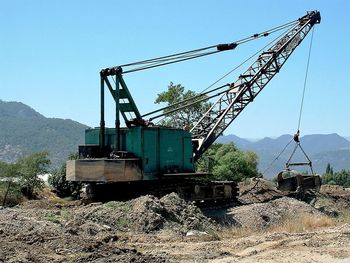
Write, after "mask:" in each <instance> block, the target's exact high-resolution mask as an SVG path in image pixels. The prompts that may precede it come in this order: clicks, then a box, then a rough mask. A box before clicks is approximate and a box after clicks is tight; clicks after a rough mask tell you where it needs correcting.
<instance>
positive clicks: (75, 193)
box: [48, 154, 82, 199]
mask: <svg viewBox="0 0 350 263" xmlns="http://www.w3.org/2000/svg"><path fill="white" fill-rule="evenodd" d="M76 159H78V154H71V155H70V156H69V157H68V160H76ZM48 181H49V184H50V185H51V186H52V187H53V188H54V189H55V191H56V193H57V195H58V196H59V197H72V198H74V199H78V198H79V197H80V192H81V188H82V183H80V182H69V181H67V180H66V163H65V162H64V163H62V164H61V166H60V167H59V168H57V169H55V170H54V171H53V173H52V175H50V176H49V179H48Z"/></svg>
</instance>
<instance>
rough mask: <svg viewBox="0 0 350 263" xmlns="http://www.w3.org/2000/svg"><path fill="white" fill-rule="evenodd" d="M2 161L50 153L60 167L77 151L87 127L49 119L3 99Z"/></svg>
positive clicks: (0, 122) (0, 106) (0, 109)
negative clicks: (41, 152) (31, 154)
mask: <svg viewBox="0 0 350 263" xmlns="http://www.w3.org/2000/svg"><path fill="white" fill-rule="evenodd" d="M0 127H1V129H0V160H1V161H6V162H13V161H15V160H16V159H18V158H19V157H21V156H23V155H26V154H30V153H32V152H37V151H48V152H49V154H50V156H49V157H50V159H51V161H52V166H53V167H57V166H58V165H59V164H60V163H62V162H63V161H64V160H65V159H66V158H67V156H68V155H69V154H70V153H72V152H76V151H77V145H79V144H82V143H83V141H84V130H85V129H86V128H87V126H85V125H83V124H80V123H78V122H75V121H72V120H63V119H57V118H46V117H44V116H43V115H41V114H40V113H38V112H36V111H35V110H33V109H32V108H30V107H29V106H27V105H25V104H23V103H20V102H5V101H1V100H0Z"/></svg>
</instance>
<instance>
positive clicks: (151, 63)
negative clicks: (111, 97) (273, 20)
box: [107, 20, 298, 74]
mask: <svg viewBox="0 0 350 263" xmlns="http://www.w3.org/2000/svg"><path fill="white" fill-rule="evenodd" d="M296 23H298V20H294V21H292V22H288V23H285V24H283V25H280V26H277V27H274V28H272V29H269V30H267V31H264V32H261V33H256V34H254V35H252V36H249V37H245V38H242V39H239V40H237V41H235V42H232V43H229V44H218V45H212V46H208V47H204V48H199V49H194V50H190V51H185V52H181V53H175V54H171V55H167V56H161V57H157V58H153V59H146V60H142V61H137V62H133V63H128V64H123V65H119V66H117V67H112V68H107V69H118V68H123V67H130V66H139V65H145V64H146V66H141V67H137V68H133V69H130V70H125V71H123V72H122V73H124V74H125V73H130V72H135V71H140V70H144V69H150V68H154V67H159V66H164V65H168V64H172V63H177V62H181V61H185V60H189V59H194V58H198V57H203V56H207V55H211V54H215V53H218V52H222V51H226V50H232V49H235V48H236V47H237V46H238V45H240V44H243V43H246V42H249V41H252V40H255V39H258V38H261V37H267V36H268V35H270V34H272V33H275V32H277V31H279V30H283V29H284V28H286V27H290V26H292V25H294V24H296ZM213 48H216V50H214V51H208V52H205V53H199V52H204V51H206V50H209V49H213ZM147 64H148V66H147Z"/></svg>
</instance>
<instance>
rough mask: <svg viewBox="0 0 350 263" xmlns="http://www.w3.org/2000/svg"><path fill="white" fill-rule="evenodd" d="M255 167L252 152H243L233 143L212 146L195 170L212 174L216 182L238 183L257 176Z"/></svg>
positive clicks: (255, 156)
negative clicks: (228, 181)
mask: <svg viewBox="0 0 350 263" xmlns="http://www.w3.org/2000/svg"><path fill="white" fill-rule="evenodd" d="M257 165H258V157H257V155H256V154H255V153H254V152H249V151H248V152H243V151H241V150H239V149H238V148H237V147H236V146H235V145H234V144H233V143H230V144H214V145H212V147H210V148H209V149H208V151H207V152H206V153H205V154H204V156H203V157H202V158H201V159H200V160H199V161H198V166H197V169H198V170H199V171H207V172H209V173H212V174H213V176H214V178H215V179H216V180H231V181H236V182H239V181H242V180H244V179H246V178H251V177H257V176H259V174H258V169H257Z"/></svg>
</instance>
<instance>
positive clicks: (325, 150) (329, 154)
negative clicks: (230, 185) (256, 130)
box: [217, 133, 350, 177]
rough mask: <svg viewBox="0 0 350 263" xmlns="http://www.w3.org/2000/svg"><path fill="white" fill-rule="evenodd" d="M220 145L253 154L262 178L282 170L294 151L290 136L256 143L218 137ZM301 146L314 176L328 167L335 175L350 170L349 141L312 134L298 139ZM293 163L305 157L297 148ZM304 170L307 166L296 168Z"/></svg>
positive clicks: (303, 159) (336, 136)
mask: <svg viewBox="0 0 350 263" xmlns="http://www.w3.org/2000/svg"><path fill="white" fill-rule="evenodd" d="M291 140H292V142H291V143H290V144H289V146H288V147H287V148H286V149H285V151H284V152H283V153H282V154H281V155H280V157H279V158H278V159H277V160H276V161H275V162H274V163H273V165H271V163H272V162H273V161H274V160H275V159H276V157H277V156H278V155H279V154H280V153H281V152H282V151H283V149H284V148H285V147H286V145H287V144H288V143H289V142H290V141H291ZM217 142H219V143H230V142H234V144H235V145H236V146H237V147H238V148H240V149H241V150H249V151H254V152H256V153H257V154H258V156H259V170H260V172H264V171H265V170H266V169H268V168H269V169H268V170H266V171H265V172H264V176H266V177H271V176H274V175H276V173H278V171H280V170H282V169H283V168H284V167H285V163H286V162H287V160H288V159H289V157H290V156H291V154H292V152H293V149H294V147H295V142H294V140H293V137H292V135H282V136H280V137H278V138H275V139H272V138H267V137H266V138H263V139H261V140H257V141H254V142H252V141H250V140H247V139H242V138H239V137H237V136H235V135H227V136H221V137H219V138H218V140H217ZM300 142H301V146H302V147H303V149H304V151H305V152H306V154H307V155H308V157H309V158H310V159H311V161H312V164H313V169H314V171H315V172H317V173H320V174H323V173H324V172H325V169H326V166H327V163H330V164H331V166H332V167H333V169H334V171H339V170H341V169H350V141H349V140H347V139H346V138H344V137H341V136H339V135H338V134H336V133H333V134H313V135H305V136H302V137H300ZM292 161H293V162H305V161H307V159H306V157H305V156H304V155H303V153H302V151H301V150H300V149H299V148H298V149H297V151H296V153H295V154H294V155H293V158H292ZM296 168H298V169H301V170H303V171H304V170H307V169H308V167H307V166H303V167H296Z"/></svg>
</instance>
